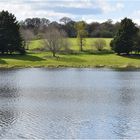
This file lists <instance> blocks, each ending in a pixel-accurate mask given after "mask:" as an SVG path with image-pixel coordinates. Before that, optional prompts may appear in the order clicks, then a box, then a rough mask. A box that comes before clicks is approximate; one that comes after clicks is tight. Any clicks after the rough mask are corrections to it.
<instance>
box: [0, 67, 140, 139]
mask: <svg viewBox="0 0 140 140" xmlns="http://www.w3.org/2000/svg"><path fill="white" fill-rule="evenodd" d="M139 83H140V72H138V71H137V72H134V71H133V72H127V71H126V72H119V71H111V70H106V69H105V70H99V69H19V70H7V71H0V138H5V139H6V138H12V139H19V138H31V139H32V138H38V139H39V138H40V139H45V138H59V139H66V138H70V139H71V138H79V139H83V138H89V139H90V138H96V139H98V138H102V139H103V138H106V139H109V138H111V139H115V138H139V137H140V133H139V132H140V111H139V108H140V102H139V101H140V93H139V91H140V86H139Z"/></svg>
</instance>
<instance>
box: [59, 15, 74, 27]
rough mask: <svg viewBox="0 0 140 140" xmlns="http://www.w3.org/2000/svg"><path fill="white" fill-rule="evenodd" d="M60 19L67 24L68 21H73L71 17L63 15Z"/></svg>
mask: <svg viewBox="0 0 140 140" xmlns="http://www.w3.org/2000/svg"><path fill="white" fill-rule="evenodd" d="M59 21H60V22H62V23H64V24H65V25H66V24H67V23H69V22H71V21H72V20H71V18H69V17H63V18H61V19H60V20H59Z"/></svg>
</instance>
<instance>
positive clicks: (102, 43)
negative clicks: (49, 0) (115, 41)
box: [94, 38, 106, 51]
mask: <svg viewBox="0 0 140 140" xmlns="http://www.w3.org/2000/svg"><path fill="white" fill-rule="evenodd" d="M94 46H95V47H96V49H97V50H98V51H102V50H103V48H104V47H105V46H106V41H105V40H104V39H102V38H99V39H96V40H95V41H94Z"/></svg>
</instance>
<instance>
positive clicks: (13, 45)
mask: <svg viewBox="0 0 140 140" xmlns="http://www.w3.org/2000/svg"><path fill="white" fill-rule="evenodd" d="M19 29H20V26H19V24H18V22H17V20H16V17H15V16H14V15H13V14H11V13H9V12H8V11H2V12H0V52H1V53H2V54H4V53H5V52H6V53H10V54H12V53H13V52H19V53H22V54H23V53H25V49H24V44H23V39H22V37H21V35H20V31H19Z"/></svg>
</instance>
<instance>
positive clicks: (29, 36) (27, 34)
mask: <svg viewBox="0 0 140 140" xmlns="http://www.w3.org/2000/svg"><path fill="white" fill-rule="evenodd" d="M20 31H21V35H22V36H23V38H24V41H25V45H26V49H27V50H28V49H29V42H30V41H31V40H32V39H33V38H34V33H33V32H32V31H31V30H28V29H21V30H20Z"/></svg>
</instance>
